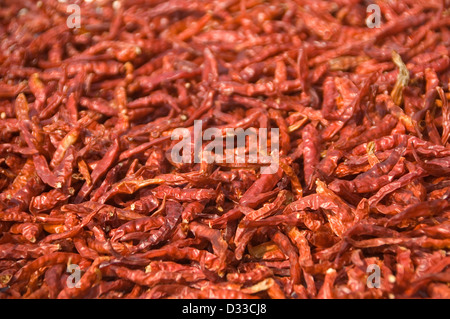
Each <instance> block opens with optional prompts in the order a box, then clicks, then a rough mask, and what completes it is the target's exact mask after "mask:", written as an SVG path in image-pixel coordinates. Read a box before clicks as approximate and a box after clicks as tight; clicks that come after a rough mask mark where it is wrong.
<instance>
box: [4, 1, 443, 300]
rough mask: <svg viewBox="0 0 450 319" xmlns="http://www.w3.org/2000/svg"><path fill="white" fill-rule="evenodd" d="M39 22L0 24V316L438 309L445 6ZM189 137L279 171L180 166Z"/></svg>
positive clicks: (350, 6)
mask: <svg viewBox="0 0 450 319" xmlns="http://www.w3.org/2000/svg"><path fill="white" fill-rule="evenodd" d="M41 2H42V3H40V4H39V5H35V4H34V3H32V2H30V1H25V0H14V1H13V0H4V1H3V2H2V3H1V4H0V17H1V18H0V30H5V32H3V33H4V36H3V37H2V50H0V51H1V52H0V70H1V72H0V74H1V75H0V230H1V235H0V297H1V298H280V299H284V298H289V299H290V298H393V297H395V298H397V297H398V298H402V297H407V298H411V297H412V298H428V297H431V298H436V297H444V298H448V297H449V295H450V293H449V289H448V287H447V286H446V285H445V284H446V283H447V282H448V281H449V278H448V266H449V259H448V257H447V256H446V254H445V252H447V251H448V249H449V248H450V243H449V241H450V231H449V224H450V221H449V218H450V206H449V205H448V204H447V203H448V196H449V194H450V191H449V189H450V177H449V175H450V148H449V147H450V146H449V143H448V142H449V136H450V113H449V109H448V108H449V106H448V100H449V99H450V92H449V78H450V74H449V65H450V58H449V52H450V45H449V43H450V41H449V39H450V38H449V35H450V34H449V32H448V30H447V29H448V26H449V25H450V22H449V19H448V10H446V8H447V7H448V1H447V0H445V1H441V2H439V3H431V4H430V3H428V4H427V3H424V2H423V1H418V0H409V1H403V2H397V3H394V2H393V3H387V2H377V4H378V5H379V7H380V13H381V24H380V28H370V27H368V26H367V25H366V21H365V17H366V9H367V8H366V6H367V3H366V2H364V1H309V0H307V1H301V3H299V2H298V1H297V2H296V1H291V0H283V1H282V2H281V3H279V2H275V1H266V2H261V1H239V0H232V1H227V2H220V1H212V2H203V1H197V0H194V1H188V2H187V1H184V0H171V1H169V2H159V1H122V2H120V5H118V4H117V3H116V1H113V0H106V1H102V2H101V3H98V2H96V3H94V2H92V3H90V2H85V3H83V5H82V10H83V18H82V19H81V24H82V26H81V28H80V29H78V28H75V29H71V28H70V27H68V26H67V25H66V23H65V22H66V20H67V16H68V13H67V10H66V9H67V8H66V7H67V4H63V3H58V2H56V1H53V0H43V1H41ZM24 21H26V23H24ZM48 21H52V23H53V25H50V23H49V22H48ZM80 30H81V31H80ZM6 31H7V32H6ZM199 120H201V121H202V125H201V133H202V136H200V140H201V141H197V140H194V139H193V138H192V137H191V139H190V141H189V145H190V146H200V149H202V150H204V149H205V147H206V146H207V142H209V141H204V140H202V137H203V133H204V132H205V131H206V130H207V129H210V128H216V129H217V132H220V135H221V137H228V136H227V131H228V130H229V129H238V128H239V129H243V130H246V129H249V128H251V129H255V131H256V132H257V137H258V138H261V134H262V132H263V131H264V130H267V131H268V132H271V129H278V130H279V134H278V136H279V142H278V143H277V141H276V140H274V138H275V135H274V134H275V133H274V134H272V133H270V134H268V135H267V144H268V146H270V147H271V146H273V145H279V152H278V153H277V154H278V155H279V158H278V159H277V160H276V163H275V164H278V169H277V170H276V171H275V172H273V173H271V174H262V170H261V168H262V165H266V164H267V163H263V161H262V160H260V159H259V158H258V161H257V162H256V163H247V162H244V163H240V162H239V161H238V160H237V159H234V160H233V161H230V162H224V163H219V162H217V161H213V162H212V163H210V162H208V161H207V160H206V158H200V162H198V163H197V162H193V163H178V162H176V161H175V160H174V159H173V158H172V154H171V152H172V150H174V149H175V145H176V143H177V142H178V141H175V140H172V139H171V137H172V133H173V132H175V130H176V129H177V128H185V129H187V131H188V132H190V133H191V134H192V133H194V128H196V126H194V124H195V123H197V122H196V121H199ZM197 133H198V132H197ZM250 140H251V139H250V137H249V136H248V137H246V147H244V152H245V155H246V156H247V155H249V153H250V149H251V148H250V146H248V145H247V141H250ZM225 144H226V143H224V146H225ZM197 150H198V149H194V150H192V149H191V151H190V152H189V156H190V157H191V160H192V159H194V158H195V155H198V154H197V153H196V151H197ZM216 151H217V149H216ZM228 151H229V153H228V155H230V154H240V153H239V152H240V151H241V149H239V150H238V149H237V148H235V147H234V145H233V147H232V149H231V150H228ZM272 155H273V154H272ZM67 264H76V265H77V266H79V267H80V269H81V270H82V276H81V281H80V284H81V289H75V288H70V287H68V286H67V279H68V278H69V275H70V274H69V272H67ZM375 265H376V266H378V267H380V270H381V278H380V281H381V287H380V288H378V289H373V288H369V287H368V286H367V282H366V281H367V274H368V273H367V269H369V268H368V267H369V266H375Z"/></svg>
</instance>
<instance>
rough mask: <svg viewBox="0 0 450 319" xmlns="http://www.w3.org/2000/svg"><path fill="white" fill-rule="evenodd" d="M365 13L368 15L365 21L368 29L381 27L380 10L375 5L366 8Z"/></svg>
mask: <svg viewBox="0 0 450 319" xmlns="http://www.w3.org/2000/svg"><path fill="white" fill-rule="evenodd" d="M366 12H367V13H370V15H369V16H368V17H367V19H366V25H367V27H368V28H371V29H373V28H380V27H381V9H380V6H379V5H377V4H370V5H368V6H367V10H366Z"/></svg>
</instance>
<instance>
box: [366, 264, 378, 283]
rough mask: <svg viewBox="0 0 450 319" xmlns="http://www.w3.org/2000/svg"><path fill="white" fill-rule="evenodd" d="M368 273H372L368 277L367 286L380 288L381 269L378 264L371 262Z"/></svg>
mask: <svg viewBox="0 0 450 319" xmlns="http://www.w3.org/2000/svg"><path fill="white" fill-rule="evenodd" d="M366 273H368V274H370V275H369V276H368V277H367V281H366V283H367V287H369V288H380V287H381V270H380V267H379V266H378V265H376V264H371V265H369V266H367V269H366Z"/></svg>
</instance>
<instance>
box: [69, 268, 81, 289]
mask: <svg viewBox="0 0 450 319" xmlns="http://www.w3.org/2000/svg"><path fill="white" fill-rule="evenodd" d="M67 272H68V273H70V275H69V277H67V280H66V284H67V287H69V288H80V287H81V284H80V279H81V269H80V266H78V265H77V264H68V265H67Z"/></svg>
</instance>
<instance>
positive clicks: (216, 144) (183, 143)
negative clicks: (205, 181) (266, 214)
mask: <svg viewBox="0 0 450 319" xmlns="http://www.w3.org/2000/svg"><path fill="white" fill-rule="evenodd" d="M202 127H203V123H202V121H201V120H196V121H194V127H193V135H192V133H191V130H189V129H187V128H177V129H175V130H173V132H172V135H171V139H172V140H180V142H178V143H177V144H176V145H175V146H174V147H173V148H172V151H171V159H172V161H173V162H174V163H178V164H181V163H184V164H186V163H202V162H206V163H208V164H211V163H228V164H235V163H237V164H258V165H261V174H274V173H276V172H277V171H278V160H279V148H280V141H279V140H280V133H279V129H278V128H271V129H270V150H269V149H268V140H269V130H268V129H267V128H259V129H258V130H257V129H255V128H253V127H250V128H247V129H245V130H244V129H242V128H222V129H220V128H217V127H211V128H207V129H206V130H205V131H203V129H202ZM224 136H225V137H224ZM204 141H211V142H209V143H207V144H206V145H203V142H204ZM235 141H236V143H235ZM247 142H248V143H247ZM235 144H236V145H235ZM224 146H225V147H224Z"/></svg>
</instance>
